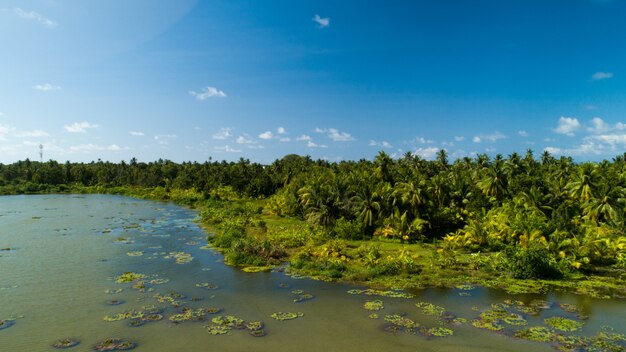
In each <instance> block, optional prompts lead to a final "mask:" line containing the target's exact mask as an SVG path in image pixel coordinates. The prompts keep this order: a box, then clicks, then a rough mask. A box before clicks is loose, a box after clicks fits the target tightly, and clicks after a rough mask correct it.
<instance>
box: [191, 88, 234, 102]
mask: <svg viewBox="0 0 626 352" xmlns="http://www.w3.org/2000/svg"><path fill="white" fill-rule="evenodd" d="M189 94H191V95H192V96H194V97H196V99H198V100H206V99H209V98H214V97H215V98H226V93H224V92H223V91H221V90H219V89H217V88H215V87H206V88H205V89H204V90H202V91H200V92H194V91H193V90H190V91H189Z"/></svg>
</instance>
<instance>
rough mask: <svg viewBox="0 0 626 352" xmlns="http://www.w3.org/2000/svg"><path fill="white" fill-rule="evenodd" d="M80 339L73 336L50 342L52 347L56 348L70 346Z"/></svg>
mask: <svg viewBox="0 0 626 352" xmlns="http://www.w3.org/2000/svg"><path fill="white" fill-rule="evenodd" d="M79 343H80V340H79V339H77V338H73V337H66V338H64V339H58V340H56V341H54V342H53V343H52V347H54V348H57V349H64V348H70V347H74V346H76V345H78V344H79Z"/></svg>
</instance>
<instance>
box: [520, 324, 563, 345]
mask: <svg viewBox="0 0 626 352" xmlns="http://www.w3.org/2000/svg"><path fill="white" fill-rule="evenodd" d="M554 336H555V334H554V330H552V329H550V328H547V327H545V326H533V327H530V328H528V329H524V330H518V331H516V332H515V337H518V338H520V339H525V340H530V341H537V342H550V341H552V340H553V339H554Z"/></svg>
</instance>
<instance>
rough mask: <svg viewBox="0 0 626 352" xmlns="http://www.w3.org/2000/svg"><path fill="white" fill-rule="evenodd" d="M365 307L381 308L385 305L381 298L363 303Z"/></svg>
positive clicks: (371, 308) (370, 308)
mask: <svg viewBox="0 0 626 352" xmlns="http://www.w3.org/2000/svg"><path fill="white" fill-rule="evenodd" d="M363 308H365V309H367V310H381V309H383V308H385V306H384V305H383V301H381V300H378V299H377V300H375V301H367V302H365V303H364V304H363Z"/></svg>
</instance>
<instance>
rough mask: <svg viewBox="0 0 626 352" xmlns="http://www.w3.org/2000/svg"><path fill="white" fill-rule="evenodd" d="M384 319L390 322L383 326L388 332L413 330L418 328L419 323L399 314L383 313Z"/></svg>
mask: <svg viewBox="0 0 626 352" xmlns="http://www.w3.org/2000/svg"><path fill="white" fill-rule="evenodd" d="M385 321H386V322H388V323H390V324H389V325H387V326H386V327H385V330H387V331H390V332H396V331H406V332H414V331H415V329H417V328H419V326H420V324H419V323H417V322H415V321H413V320H412V319H409V318H407V317H405V316H403V315H400V314H387V315H385Z"/></svg>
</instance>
